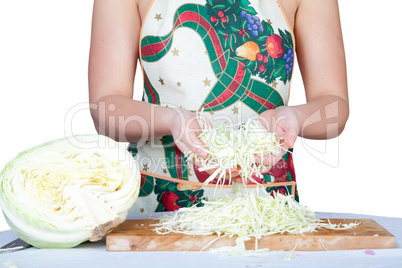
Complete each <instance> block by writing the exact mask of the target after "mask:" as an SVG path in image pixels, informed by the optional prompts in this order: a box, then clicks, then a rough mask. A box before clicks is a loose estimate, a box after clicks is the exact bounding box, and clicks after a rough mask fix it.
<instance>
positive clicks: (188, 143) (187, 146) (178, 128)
mask: <svg viewBox="0 0 402 268" xmlns="http://www.w3.org/2000/svg"><path fill="white" fill-rule="evenodd" d="M167 112H168V118H169V119H168V120H167V122H166V123H167V127H168V129H169V131H170V133H171V135H172V136H173V140H174V143H175V144H176V146H177V147H178V148H179V149H180V151H182V152H183V153H184V154H185V155H187V154H188V151H189V150H190V151H192V152H194V153H195V154H196V155H198V156H200V157H201V158H202V159H205V158H206V157H207V156H208V154H207V152H206V149H207V146H206V145H205V144H204V143H203V142H202V141H201V140H200V139H199V138H198V135H199V134H200V133H201V129H200V125H199V123H198V120H197V116H196V115H195V114H194V113H192V112H190V111H188V110H186V109H182V108H181V109H179V108H168V110H167ZM205 122H206V123H207V125H208V126H209V127H212V125H211V123H210V122H209V121H208V120H207V119H205Z"/></svg>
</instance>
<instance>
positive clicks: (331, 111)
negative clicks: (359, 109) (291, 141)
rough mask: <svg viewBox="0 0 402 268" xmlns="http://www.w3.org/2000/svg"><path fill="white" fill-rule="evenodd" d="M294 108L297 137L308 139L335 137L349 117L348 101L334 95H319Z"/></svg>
mask: <svg viewBox="0 0 402 268" xmlns="http://www.w3.org/2000/svg"><path fill="white" fill-rule="evenodd" d="M294 108H295V110H296V114H297V117H298V122H299V127H300V129H299V136H301V137H304V138H308V139H330V138H335V137H337V136H338V135H340V134H341V133H342V131H343V129H344V128H345V124H346V121H347V120H348V117H349V103H348V101H347V100H346V99H344V98H342V97H339V96H336V95H321V96H319V97H317V98H315V99H314V100H311V101H309V102H307V104H304V105H299V106H294Z"/></svg>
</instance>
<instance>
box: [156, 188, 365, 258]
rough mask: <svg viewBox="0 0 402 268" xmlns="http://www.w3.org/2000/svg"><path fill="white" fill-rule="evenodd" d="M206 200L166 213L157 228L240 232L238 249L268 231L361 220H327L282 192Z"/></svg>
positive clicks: (196, 232)
mask: <svg viewBox="0 0 402 268" xmlns="http://www.w3.org/2000/svg"><path fill="white" fill-rule="evenodd" d="M202 203H203V206H201V207H197V206H192V207H190V208H180V209H179V210H178V211H176V212H175V213H174V214H173V215H164V216H163V217H162V218H160V220H159V223H156V224H154V226H156V228H155V231H156V232H157V233H158V234H161V235H165V234H168V233H171V232H173V233H182V234H186V235H212V234H218V236H229V237H232V236H239V238H238V239H240V240H239V241H236V242H237V243H238V246H237V247H236V250H237V251H238V250H240V251H241V250H242V249H245V248H244V245H242V242H244V241H245V240H247V239H248V238H250V237H255V238H256V239H260V238H261V237H262V236H264V235H273V234H283V233H288V234H303V233H305V232H314V231H316V229H319V228H327V229H349V228H352V227H355V226H356V225H357V224H358V223H352V224H343V225H339V224H338V225H336V224H331V223H324V222H322V221H321V220H320V219H318V218H317V216H316V214H315V213H314V212H312V211H311V210H309V209H308V208H307V207H304V206H302V205H301V204H299V203H298V202H296V201H295V200H294V199H293V198H292V196H290V195H282V194H279V193H274V196H271V195H269V194H268V193H265V194H264V195H259V196H256V195H255V194H254V193H247V194H245V195H242V196H237V197H235V198H232V197H230V196H228V195H225V196H223V197H219V198H213V199H210V200H209V201H205V200H203V201H202ZM239 244H240V246H239ZM236 250H235V251H236Z"/></svg>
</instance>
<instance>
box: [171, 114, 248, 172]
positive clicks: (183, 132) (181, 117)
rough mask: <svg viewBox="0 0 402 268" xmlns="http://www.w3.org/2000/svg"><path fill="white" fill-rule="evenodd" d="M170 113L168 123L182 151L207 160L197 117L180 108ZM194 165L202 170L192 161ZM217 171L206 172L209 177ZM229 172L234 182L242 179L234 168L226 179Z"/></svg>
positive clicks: (214, 169) (205, 147)
mask: <svg viewBox="0 0 402 268" xmlns="http://www.w3.org/2000/svg"><path fill="white" fill-rule="evenodd" d="M168 113H169V114H168V118H169V120H168V122H166V123H168V128H169V130H170V133H171V135H172V136H173V140H174V142H175V144H176V146H177V147H178V148H179V149H180V151H181V152H183V153H184V154H185V155H186V154H187V153H188V151H189V150H190V151H192V152H194V153H195V154H196V155H198V156H199V157H201V158H202V159H205V158H207V156H208V153H207V146H206V145H205V144H204V143H203V142H202V141H201V140H200V139H199V138H198V136H199V134H200V133H201V129H200V125H199V123H198V119H197V116H196V115H195V114H194V113H192V112H190V111H188V110H186V109H178V108H177V109H173V108H170V109H169V110H168ZM204 119H205V123H206V124H207V126H208V127H210V128H212V125H211V123H210V122H209V121H208V120H207V119H206V118H204ZM192 163H193V164H194V165H197V166H198V167H199V168H201V164H200V163H198V162H194V161H192ZM215 171H216V168H213V169H208V170H205V172H207V173H208V174H209V175H212V174H213V173H214V172H215ZM229 172H230V173H231V174H230V175H231V177H232V180H233V179H234V178H240V177H239V176H240V175H239V173H238V171H237V169H236V168H232V169H231V170H230V171H228V172H226V175H225V178H226V179H227V180H228V179H229V176H230V175H229ZM240 179H241V178H240ZM235 180H236V179H235Z"/></svg>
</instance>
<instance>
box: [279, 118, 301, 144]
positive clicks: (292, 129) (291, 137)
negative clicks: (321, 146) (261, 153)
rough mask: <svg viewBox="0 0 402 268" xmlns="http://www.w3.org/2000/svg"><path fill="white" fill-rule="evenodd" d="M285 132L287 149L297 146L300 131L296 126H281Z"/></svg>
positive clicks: (287, 124) (288, 124)
mask: <svg viewBox="0 0 402 268" xmlns="http://www.w3.org/2000/svg"><path fill="white" fill-rule="evenodd" d="M281 128H282V129H283V132H284V142H285V145H286V147H288V148H293V146H294V145H295V142H296V139H297V136H298V135H299V129H298V128H297V126H295V125H294V124H291V123H290V122H287V123H285V124H284V126H281Z"/></svg>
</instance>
